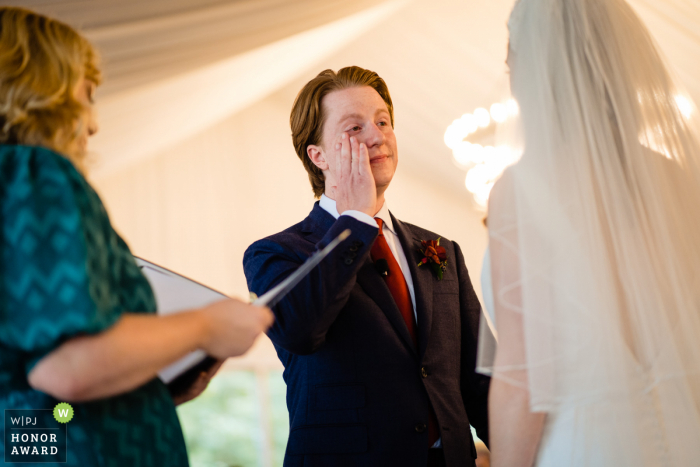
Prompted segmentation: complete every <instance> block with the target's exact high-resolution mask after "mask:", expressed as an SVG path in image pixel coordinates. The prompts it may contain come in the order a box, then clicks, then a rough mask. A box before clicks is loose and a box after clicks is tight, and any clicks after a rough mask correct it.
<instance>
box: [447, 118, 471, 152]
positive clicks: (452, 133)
mask: <svg viewBox="0 0 700 467" xmlns="http://www.w3.org/2000/svg"><path fill="white" fill-rule="evenodd" d="M467 134H468V133H467V132H466V131H465V128H464V125H463V124H462V123H461V122H460V120H459V119H457V120H455V121H453V122H452V124H450V126H448V127H447V130H445V137H444V140H445V145H447V147H448V148H450V149H454V148H456V147H457V146H459V144H460V143H461V142H462V140H463V139H464V137H465V136H467Z"/></svg>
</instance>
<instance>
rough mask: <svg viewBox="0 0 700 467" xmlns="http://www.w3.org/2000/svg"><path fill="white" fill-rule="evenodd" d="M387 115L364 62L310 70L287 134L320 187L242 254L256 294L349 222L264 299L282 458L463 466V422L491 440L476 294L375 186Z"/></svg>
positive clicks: (387, 162) (388, 164) (386, 177)
mask: <svg viewBox="0 0 700 467" xmlns="http://www.w3.org/2000/svg"><path fill="white" fill-rule="evenodd" d="M393 120H394V115H393V105H392V102H391V97H390V95H389V90H388V89H387V87H386V84H385V83H384V80H382V78H380V77H379V76H378V75H377V74H376V73H374V72H372V71H369V70H365V69H362V68H359V67H347V68H343V69H341V70H339V71H338V72H337V73H335V72H333V71H331V70H326V71H323V72H321V73H320V74H319V75H318V76H317V77H316V78H314V79H313V80H311V81H310V82H309V83H307V84H306V86H304V88H303V89H302V90H301V92H300V93H299V95H298V96H297V99H296V101H295V102H294V107H293V108H292V114H291V126H292V138H293V142H294V147H295V149H296V152H297V155H298V156H299V158H300V159H301V161H302V163H303V164H304V167H305V168H306V171H307V172H308V175H309V179H310V181H311V186H312V188H313V191H314V194H315V195H316V196H317V197H320V201H319V202H317V203H316V204H315V205H314V207H313V210H312V211H311V213H310V214H309V216H308V217H307V218H306V219H304V220H303V221H301V222H300V223H298V224H296V225H294V226H292V227H290V228H288V229H287V230H284V231H282V232H280V233H277V234H275V235H272V236H270V237H267V238H265V239H263V240H259V241H257V242H255V243H253V244H252V245H251V246H250V247H249V248H248V250H247V251H246V253H245V256H244V258H243V266H244V270H245V275H246V278H247V281H248V287H249V289H250V290H251V291H252V292H254V293H256V294H258V295H261V294H262V293H264V292H266V291H267V290H269V289H271V288H272V287H274V286H275V285H276V284H278V283H279V282H281V281H282V280H283V279H284V278H286V277H287V276H289V275H290V274H291V273H292V272H293V271H294V270H295V269H296V268H298V267H299V266H300V265H301V264H302V263H303V262H304V261H305V260H306V259H307V258H308V257H309V256H310V255H311V254H313V252H314V251H316V250H319V249H321V248H323V247H324V246H325V245H327V244H328V243H329V242H331V240H333V239H334V238H335V237H336V236H337V235H339V234H340V233H341V232H343V231H344V230H346V229H350V230H351V232H352V233H351V235H350V237H349V238H348V239H346V240H345V241H343V242H342V243H341V244H340V245H339V246H338V247H337V248H336V249H335V250H334V251H333V252H332V253H331V254H330V255H329V256H328V258H326V259H325V260H324V261H323V262H322V263H321V265H320V266H318V267H317V268H316V269H315V270H314V271H313V272H312V273H311V274H309V276H307V277H306V279H305V280H303V281H302V282H301V283H300V284H299V285H298V286H296V288H294V290H293V291H292V292H290V293H289V294H288V295H287V297H286V298H285V299H284V300H283V301H282V302H281V303H280V304H278V305H277V306H275V307H274V308H273V311H274V313H275V317H276V319H275V323H274V325H273V326H272V328H271V329H270V330H269V331H268V335H269V336H270V339H271V340H272V342H273V343H274V345H275V348H276V349H277V354H278V355H279V358H280V360H281V361H282V363H283V364H284V367H285V370H284V379H285V381H286V383H287V406H288V408H289V418H290V425H291V426H290V433H289V442H288V444H287V452H286V454H285V460H284V465H285V467H291V466H295V467H296V466H299V467H301V466H357V467H370V466H377V467H386V466H402V467H408V466H415V467H425V466H444V465H447V466H455V467H456V466H460V467H461V466H473V465H475V464H474V459H475V458H476V449H475V447H474V442H473V440H472V435H471V431H470V428H469V425H470V423H471V424H472V425H474V427H475V428H476V430H477V432H478V434H479V437H480V438H481V439H482V440H484V441H486V442H488V421H487V395H488V389H489V379H488V378H487V377H485V376H482V375H479V374H477V373H475V372H474V366H475V362H476V349H477V342H476V339H477V335H478V331H477V328H478V323H479V313H480V305H479V301H478V299H477V297H476V295H475V293H474V289H473V288H472V284H471V281H470V280H469V275H468V273H467V269H466V267H465V265H464V258H463V256H462V252H461V250H460V248H459V246H458V245H457V244H456V243H454V242H451V241H449V240H447V239H445V238H442V240H441V241H440V245H439V246H437V245H434V244H433V246H431V247H430V248H433V249H432V250H431V249H430V248H428V246H430V245H429V244H427V243H421V242H428V241H430V240H438V238H439V237H440V236H439V235H437V234H435V233H433V232H430V231H427V230H424V229H422V228H420V227H416V226H414V225H411V224H408V223H404V222H401V221H399V220H398V219H396V218H395V217H394V216H393V215H392V214H391V213H390V212H389V209H388V207H387V204H386V202H385V200H384V192H385V191H386V189H387V188H388V187H389V183H390V182H391V179H392V178H393V176H394V172H395V171H396V165H397V163H398V151H397V145H396V137H395V136H394V130H393V124H394V121H393ZM424 258H425V259H424ZM420 262H424V264H422V265H421V266H420V267H419V263H420ZM440 276H441V277H442V279H441V280H440Z"/></svg>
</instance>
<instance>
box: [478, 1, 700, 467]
mask: <svg viewBox="0 0 700 467" xmlns="http://www.w3.org/2000/svg"><path fill="white" fill-rule="evenodd" d="M509 29H510V50H509V58H508V64H509V66H510V69H511V88H512V92H513V95H514V97H515V98H516V99H517V100H518V103H519V105H520V111H521V112H520V115H521V120H522V129H523V134H524V138H525V140H524V141H525V146H524V152H523V156H522V158H521V160H520V161H519V162H518V163H517V164H516V165H514V166H512V167H510V168H509V169H507V170H506V172H505V173H504V174H503V176H502V178H501V179H500V180H499V182H498V183H497V184H496V186H495V187H494V189H493V192H492V195H491V201H490V206H489V221H488V222H489V230H490V240H489V244H490V261H491V267H492V273H491V279H492V283H493V292H494V294H493V297H494V307H495V315H496V316H495V318H496V319H495V323H496V326H497V330H498V347H497V348H496V349H495V350H494V349H493V348H488V345H487V344H486V340H484V339H482V341H483V342H484V345H483V348H482V349H480V355H479V360H480V361H479V366H480V367H481V371H483V372H487V373H489V374H492V375H493V380H492V385H491V392H490V401H489V404H490V425H491V436H490V439H491V446H492V459H493V465H495V466H507V467H514V466H530V465H537V466H540V467H542V466H552V467H554V466H556V467H568V466H596V467H599V466H635V467H636V466H640V467H643V466H696V465H699V463H700V373H699V372H700V139H699V133H698V131H697V129H698V126H697V121H696V120H694V118H695V117H696V116H697V109H695V108H694V107H692V104H689V103H690V101H689V100H688V99H687V98H685V97H683V92H682V90H681V89H680V88H679V87H678V86H677V85H676V84H675V83H674V80H673V77H672V75H671V74H670V73H669V71H668V70H667V68H666V66H665V64H664V62H663V59H662V58H661V57H660V55H659V52H658V51H657V48H656V46H655V44H654V42H653V40H652V38H651V37H650V35H649V32H648V31H647V29H646V28H645V27H644V25H643V24H642V22H641V21H640V19H639V18H638V17H637V15H636V14H635V13H634V12H633V10H632V9H631V7H630V6H629V5H628V4H627V3H626V2H625V1H624V0H520V1H519V3H518V4H517V5H516V6H515V8H514V10H513V13H512V15H511V19H510V21H509ZM678 102H685V103H687V104H688V106H679V104H678ZM492 356H493V358H491V357H492Z"/></svg>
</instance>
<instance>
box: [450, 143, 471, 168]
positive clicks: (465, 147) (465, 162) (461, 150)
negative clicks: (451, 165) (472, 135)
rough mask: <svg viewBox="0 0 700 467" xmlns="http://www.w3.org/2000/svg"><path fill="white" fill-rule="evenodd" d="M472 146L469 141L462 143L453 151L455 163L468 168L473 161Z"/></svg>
mask: <svg viewBox="0 0 700 467" xmlns="http://www.w3.org/2000/svg"><path fill="white" fill-rule="evenodd" d="M471 146H472V144H471V143H469V142H467V141H462V142H461V143H460V144H459V145H457V147H456V148H454V149H453V150H452V156H453V157H454V159H455V161H456V162H457V163H458V164H459V165H461V166H463V167H464V168H466V167H467V166H469V165H470V164H471V162H472V160H471Z"/></svg>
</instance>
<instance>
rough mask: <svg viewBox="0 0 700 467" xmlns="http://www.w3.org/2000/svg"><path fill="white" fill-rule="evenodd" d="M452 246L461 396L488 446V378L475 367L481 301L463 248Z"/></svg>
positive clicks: (480, 436) (473, 424)
mask: <svg viewBox="0 0 700 467" xmlns="http://www.w3.org/2000/svg"><path fill="white" fill-rule="evenodd" d="M454 247H455V261H456V265H457V274H458V276H459V300H460V308H461V310H460V312H461V315H462V368H461V381H460V383H461V389H462V399H463V401H464V407H465V408H466V409H467V415H468V416H469V422H470V423H471V425H472V426H473V427H474V428H475V429H476V433H477V435H479V438H480V439H481V440H482V441H483V442H484V443H485V444H486V446H488V445H489V424H488V395H489V385H490V383H491V378H489V377H488V376H485V375H482V374H479V373H477V372H476V371H475V369H476V355H477V349H478V345H477V343H478V336H479V319H480V317H481V304H480V303H479V299H478V298H477V296H476V293H475V292H474V287H473V286H472V283H471V280H470V279H469V273H468V272H467V266H466V265H465V264H464V256H463V255H462V250H461V249H460V248H459V245H457V243H454Z"/></svg>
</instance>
